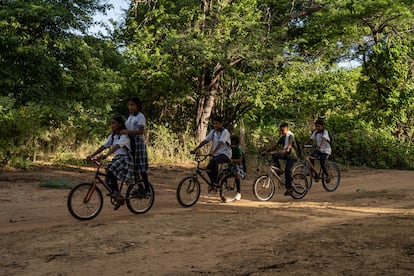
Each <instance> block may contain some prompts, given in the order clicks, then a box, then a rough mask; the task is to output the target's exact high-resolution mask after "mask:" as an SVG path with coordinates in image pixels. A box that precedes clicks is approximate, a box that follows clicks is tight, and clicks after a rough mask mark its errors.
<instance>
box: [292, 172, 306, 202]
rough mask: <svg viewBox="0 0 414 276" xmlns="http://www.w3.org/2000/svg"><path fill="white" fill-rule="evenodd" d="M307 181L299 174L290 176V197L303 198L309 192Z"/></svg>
mask: <svg viewBox="0 0 414 276" xmlns="http://www.w3.org/2000/svg"><path fill="white" fill-rule="evenodd" d="M309 189H310V188H309V186H308V179H307V178H306V176H305V175H303V174H301V173H297V174H294V175H293V176H292V192H291V193H290V196H291V197H292V198H294V199H301V198H303V197H304V196H305V195H306V194H307V193H308V191H309Z"/></svg>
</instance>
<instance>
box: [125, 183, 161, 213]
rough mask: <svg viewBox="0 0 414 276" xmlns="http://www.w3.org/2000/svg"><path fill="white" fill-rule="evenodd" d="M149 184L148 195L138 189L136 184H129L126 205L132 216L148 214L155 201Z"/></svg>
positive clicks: (152, 189)
mask: <svg viewBox="0 0 414 276" xmlns="http://www.w3.org/2000/svg"><path fill="white" fill-rule="evenodd" d="M148 184H149V189H150V191H149V193H146V192H145V190H144V189H143V188H140V185H139V184H138V183H135V184H129V185H128V188H127V191H126V205H127V207H128V209H129V211H131V213H133V214H143V213H145V212H148V211H149V210H150V209H151V207H152V205H153V204H154V200H155V192H154V188H153V187H152V185H151V183H148ZM142 186H143V184H142Z"/></svg>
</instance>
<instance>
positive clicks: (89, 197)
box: [83, 159, 124, 203]
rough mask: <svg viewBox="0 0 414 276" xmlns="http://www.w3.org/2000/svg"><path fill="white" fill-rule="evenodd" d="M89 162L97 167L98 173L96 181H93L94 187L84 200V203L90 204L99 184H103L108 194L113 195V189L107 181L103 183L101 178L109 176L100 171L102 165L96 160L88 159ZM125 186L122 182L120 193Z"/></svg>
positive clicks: (96, 173)
mask: <svg viewBox="0 0 414 276" xmlns="http://www.w3.org/2000/svg"><path fill="white" fill-rule="evenodd" d="M88 160H89V161H91V162H92V163H94V164H95V166H96V172H95V177H94V180H93V185H92V187H91V189H90V190H89V191H88V193H87V194H86V196H85V199H84V200H83V202H84V203H88V202H89V200H90V199H91V197H92V194H93V192H94V191H95V189H96V186H97V184H98V182H99V183H101V184H102V186H104V187H105V189H106V190H107V192H108V193H111V192H112V190H111V188H110V187H109V186H108V185H107V184H106V183H105V181H103V180H102V179H101V178H100V176H103V177H106V176H107V175H108V174H106V173H103V172H101V171H100V169H101V165H102V163H101V162H99V161H98V160H96V159H88ZM123 185H124V182H123V181H122V182H121V186H120V187H119V191H120V192H121V191H122V187H123Z"/></svg>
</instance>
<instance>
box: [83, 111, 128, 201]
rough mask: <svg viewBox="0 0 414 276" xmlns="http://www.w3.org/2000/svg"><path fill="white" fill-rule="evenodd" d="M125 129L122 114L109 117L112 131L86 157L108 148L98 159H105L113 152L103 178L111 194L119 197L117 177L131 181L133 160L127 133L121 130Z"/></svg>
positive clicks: (91, 156)
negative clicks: (113, 154)
mask: <svg viewBox="0 0 414 276" xmlns="http://www.w3.org/2000/svg"><path fill="white" fill-rule="evenodd" d="M123 129H125V122H124V119H123V118H122V116H119V115H117V116H114V117H112V119H111V130H112V133H111V134H110V135H109V136H108V138H107V139H106V141H105V142H104V143H103V145H102V146H100V147H99V148H98V149H97V150H96V151H95V152H94V153H93V154H91V155H89V156H88V158H93V157H94V156H96V155H98V154H99V153H101V152H102V151H104V150H105V149H108V148H109V151H108V152H107V153H106V154H104V155H102V156H101V157H100V159H105V158H107V157H108V156H109V155H111V154H112V153H115V157H114V158H113V159H112V161H111V162H110V163H109V164H108V165H107V166H106V167H105V170H106V173H107V176H106V178H105V182H106V184H107V185H108V186H109V187H110V188H111V190H112V194H113V196H115V197H119V196H120V195H119V187H118V179H120V180H122V181H125V182H129V183H133V182H134V173H133V171H134V170H133V165H134V163H133V160H132V154H131V145H130V140H129V137H128V135H122V134H121V131H122V130H123Z"/></svg>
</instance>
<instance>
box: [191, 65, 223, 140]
mask: <svg viewBox="0 0 414 276" xmlns="http://www.w3.org/2000/svg"><path fill="white" fill-rule="evenodd" d="M223 73H224V70H223V67H222V66H221V65H220V64H219V63H218V64H216V66H215V67H214V71H213V73H210V72H209V70H207V69H206V68H205V69H204V70H203V74H202V75H201V77H200V81H199V86H198V89H199V95H200V97H199V98H198V99H197V111H196V133H195V138H196V139H197V141H199V142H201V141H202V140H204V138H205V137H206V135H207V129H208V121H209V119H210V116H211V112H212V110H213V107H214V101H215V98H216V94H217V90H218V88H219V84H220V79H221V77H222V75H223Z"/></svg>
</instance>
